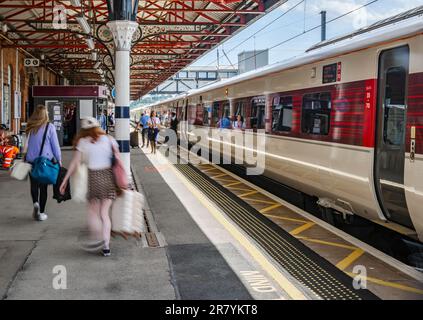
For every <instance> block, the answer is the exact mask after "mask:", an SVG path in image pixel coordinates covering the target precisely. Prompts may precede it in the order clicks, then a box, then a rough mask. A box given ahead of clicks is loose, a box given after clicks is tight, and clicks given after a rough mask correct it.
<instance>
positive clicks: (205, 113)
mask: <svg viewBox="0 0 423 320" xmlns="http://www.w3.org/2000/svg"><path fill="white" fill-rule="evenodd" d="M210 108H211V106H205V107H203V125H205V126H208V125H209V109H210Z"/></svg>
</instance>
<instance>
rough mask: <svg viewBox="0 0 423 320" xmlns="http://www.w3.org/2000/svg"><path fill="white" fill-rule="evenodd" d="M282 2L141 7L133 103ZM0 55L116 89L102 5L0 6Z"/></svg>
mask: <svg viewBox="0 0 423 320" xmlns="http://www.w3.org/2000/svg"><path fill="white" fill-rule="evenodd" d="M284 2H286V0H244V1H237V0H226V1H225V0H210V1H202V0H189V1H183V0H177V1H175V0H169V1H157V0H149V1H139V4H138V14H137V22H138V23H139V28H138V31H137V32H136V33H135V34H134V37H133V46H132V54H131V98H132V99H137V98H139V97H140V96H142V95H144V94H146V93H148V92H149V91H151V90H152V89H154V88H155V87H156V86H157V85H159V84H160V83H162V82H163V81H165V80H166V79H168V78H169V77H170V76H172V75H174V74H175V73H176V72H178V71H179V70H181V69H182V68H184V67H185V66H187V65H189V64H190V63H192V62H193V61H194V60H196V59H197V58H199V57H200V56H202V55H203V54H205V53H206V52H207V51H209V50H210V49H212V48H213V47H215V46H217V45H218V44H219V43H221V42H222V41H224V40H225V39H227V38H228V37H230V36H231V35H233V34H234V33H235V32H237V31H239V30H241V29H242V28H243V27H245V26H247V25H249V24H251V23H252V22H254V21H255V20H257V19H258V18H260V17H261V16H262V15H263V14H265V13H266V12H268V11H269V10H272V9H273V8H275V7H276V6H278V5H280V4H282V3H284ZM0 21H1V30H0V36H1V39H2V40H1V43H2V47H3V48H19V49H20V50H23V51H25V55H26V56H27V58H37V59H39V61H40V63H41V64H42V65H45V66H46V67H47V68H49V69H50V70H52V71H54V72H56V73H58V74H60V75H63V76H64V77H66V78H67V79H69V80H70V82H71V83H72V84H103V83H104V84H106V85H108V86H109V87H112V86H113V83H114V76H113V69H114V62H113V60H114V58H113V57H114V45H113V38H112V34H111V32H110V31H109V29H108V27H107V26H106V23H107V22H108V7H107V1H106V0H102V1H88V0H72V1H59V0H42V1H40V0H26V1H16V0H13V1H4V0H3V1H0Z"/></svg>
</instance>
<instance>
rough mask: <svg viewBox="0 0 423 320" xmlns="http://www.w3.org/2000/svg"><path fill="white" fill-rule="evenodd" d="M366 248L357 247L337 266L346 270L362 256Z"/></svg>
mask: <svg viewBox="0 0 423 320" xmlns="http://www.w3.org/2000/svg"><path fill="white" fill-rule="evenodd" d="M364 252H365V251H364V250H363V249H360V248H357V249H355V250H354V251H353V252H351V254H349V255H348V256H347V257H346V258H345V259H343V260H341V261H339V262H338V263H337V264H336V267H337V268H338V269H341V270H342V271H344V270H345V269H346V268H348V267H349V266H350V265H351V264H352V263H353V262H354V261H356V260H357V259H358V258H360V257H361V256H362V255H363V254H364Z"/></svg>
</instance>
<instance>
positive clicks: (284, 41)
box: [238, 0, 379, 63]
mask: <svg viewBox="0 0 423 320" xmlns="http://www.w3.org/2000/svg"><path fill="white" fill-rule="evenodd" d="M378 1H379V0H372V1H370V2H367V3H366V4H364V5H362V6H360V7H357V8H355V9H352V10H350V11H348V12H346V13H343V14H341V15H339V16H337V17H335V18H333V19H331V20H328V21H327V23H326V24H329V23H332V22H334V21H336V20H339V19H341V18H343V17H345V16H347V15H350V14H352V13H354V12H356V11H358V10H361V9H363V8H365V7H367V6H369V5H371V4H373V3H375V2H378ZM320 27H321V24H319V25H317V26H314V27H312V28H310V29H307V30H305V31H303V32H301V33H298V34H296V35H294V36H292V37H290V38H288V39H285V40H283V41H281V42H279V43H277V44H275V45H273V46H271V47H269V48H268V50H272V49H274V48H276V47H279V46H281V45H283V44H285V43H287V42H289V41H292V40H294V39H297V38H299V37H301V36H303V35H304V34H307V33H310V32H312V31H314V30H316V29H319V28H320ZM259 54H260V52H259V53H254V55H252V56H250V57H248V58H246V59H242V60H240V61H238V63H240V62H244V61H246V60H249V59H252V58H255V57H256V56H257V55H259Z"/></svg>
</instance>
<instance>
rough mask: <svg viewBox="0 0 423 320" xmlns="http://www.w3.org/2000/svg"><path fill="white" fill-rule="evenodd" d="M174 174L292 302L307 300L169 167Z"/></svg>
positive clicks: (218, 212) (187, 182)
mask: <svg viewBox="0 0 423 320" xmlns="http://www.w3.org/2000/svg"><path fill="white" fill-rule="evenodd" d="M171 167H172V169H173V171H174V173H175V174H176V175H177V176H178V177H179V179H180V180H181V181H182V183H183V184H184V185H185V186H186V187H187V188H188V189H189V190H190V191H191V192H192V194H193V195H194V196H195V197H196V198H197V199H198V200H199V201H200V202H201V203H202V204H203V205H204V206H205V207H206V208H207V209H208V210H209V212H210V213H211V214H212V215H213V216H214V218H215V219H216V220H217V221H219V222H220V224H221V225H223V226H224V227H225V229H226V230H228V232H229V233H230V234H231V235H232V236H233V237H234V238H235V239H236V240H237V241H238V242H239V243H240V244H241V245H242V246H243V247H244V248H245V249H246V250H247V251H248V252H249V254H250V255H251V256H252V257H253V258H254V260H255V261H256V262H257V263H258V264H260V265H261V267H262V268H263V269H264V270H266V272H267V273H268V274H269V275H270V276H271V277H272V278H273V279H275V281H276V282H277V283H278V284H279V286H280V287H281V288H282V289H283V290H284V291H285V292H286V293H287V294H288V295H289V296H290V297H291V298H292V299H294V300H307V297H306V296H305V295H304V293H302V292H301V291H300V290H299V289H298V288H297V287H296V285H295V284H293V283H292V282H291V281H290V280H289V279H288V278H286V277H285V276H284V275H283V274H282V273H281V272H280V271H279V270H278V269H277V268H276V267H275V266H274V265H273V264H272V263H270V261H269V260H268V258H266V256H265V255H264V254H263V253H262V252H261V251H260V250H259V249H258V248H257V247H256V246H255V245H253V243H252V242H251V240H249V239H248V238H246V237H245V236H244V235H243V234H242V233H241V232H240V231H239V230H238V229H237V228H236V227H235V226H234V225H233V224H232V223H230V222H229V221H228V219H227V218H225V217H224V216H223V214H222V213H221V212H220V211H219V210H218V209H217V208H216V207H214V206H213V205H212V204H211V202H210V201H209V200H208V199H206V198H205V196H204V195H203V194H201V193H200V192H199V191H198V190H197V189H196V188H195V186H194V185H193V184H192V183H191V182H189V181H188V180H187V179H186V178H185V177H184V176H183V175H182V173H180V172H179V171H177V169H176V168H175V167H173V166H171Z"/></svg>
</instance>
